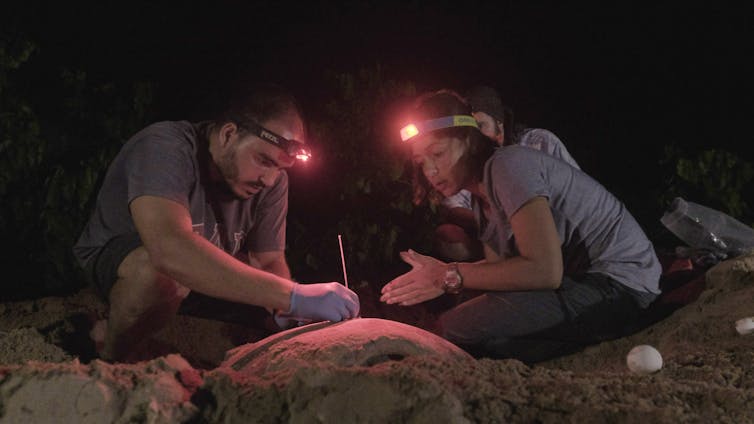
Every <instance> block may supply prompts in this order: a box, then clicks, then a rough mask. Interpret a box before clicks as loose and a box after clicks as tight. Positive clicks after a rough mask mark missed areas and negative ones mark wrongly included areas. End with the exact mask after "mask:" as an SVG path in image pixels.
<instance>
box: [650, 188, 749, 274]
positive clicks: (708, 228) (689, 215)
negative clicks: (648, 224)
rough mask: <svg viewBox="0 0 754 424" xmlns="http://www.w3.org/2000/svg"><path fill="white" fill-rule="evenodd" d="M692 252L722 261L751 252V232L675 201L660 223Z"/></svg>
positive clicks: (721, 216)
mask: <svg viewBox="0 0 754 424" xmlns="http://www.w3.org/2000/svg"><path fill="white" fill-rule="evenodd" d="M660 221H661V222H662V224H663V225H664V226H665V227H666V228H667V229H668V230H670V231H671V232H672V233H673V234H675V235H676V236H677V237H678V238H679V239H681V240H683V241H684V242H685V243H686V244H688V245H689V246H690V247H692V248H694V249H700V250H703V251H707V252H709V253H710V254H712V255H714V256H717V257H719V258H720V259H725V258H726V257H728V258H731V257H736V256H740V255H742V254H744V253H747V252H749V251H751V250H754V228H751V227H749V226H748V225H745V224H743V223H741V222H740V221H737V220H736V219H734V218H733V217H731V216H730V215H726V214H724V213H722V212H720V211H717V210H715V209H712V208H708V207H706V206H702V205H699V204H697V203H694V202H687V201H685V200H683V199H682V198H680V197H676V198H675V199H674V200H673V203H672V204H671V205H670V207H669V208H668V211H667V212H665V214H664V215H663V216H662V218H661V219H660Z"/></svg>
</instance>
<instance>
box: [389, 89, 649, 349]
mask: <svg viewBox="0 0 754 424" xmlns="http://www.w3.org/2000/svg"><path fill="white" fill-rule="evenodd" d="M413 118H414V119H415V121H413V124H412V125H409V126H407V127H405V128H404V130H402V131H401V133H402V138H403V139H404V140H406V141H407V142H408V143H409V144H410V148H411V153H412V159H413V162H414V165H415V168H416V169H417V171H418V172H417V173H416V175H417V177H418V178H417V188H418V190H417V193H419V195H420V196H422V195H424V194H425V193H430V192H431V191H433V190H434V191H437V192H439V193H441V194H442V195H443V196H450V195H453V194H455V193H457V192H458V191H460V190H462V189H466V190H468V191H469V192H471V193H472V197H473V204H474V207H473V208H474V213H475V217H476V219H477V222H478V224H479V239H480V240H481V241H482V243H483V244H484V251H485V252H484V253H485V259H484V260H482V261H479V262H475V263H450V264H446V263H443V262H441V261H439V260H437V259H434V258H431V257H429V256H423V255H420V254H418V253H416V252H413V251H411V250H409V251H408V252H401V258H403V260H404V261H406V262H407V263H409V264H410V265H412V267H413V269H412V270H411V271H409V272H407V273H406V274H403V275H401V276H399V277H397V278H395V279H394V280H393V281H391V282H389V283H388V284H386V285H385V286H384V287H383V289H382V297H381V300H382V301H384V302H386V303H388V304H400V305H413V304H417V303H420V302H425V301H428V300H431V299H434V298H436V297H439V296H441V295H442V294H444V293H459V292H460V291H461V289H462V288H468V289H475V290H481V291H482V293H483V294H481V295H479V296H477V297H474V298H472V299H470V300H467V301H465V302H462V303H460V304H458V305H457V306H455V307H453V308H452V309H450V310H448V311H446V312H444V313H443V314H442V315H440V317H439V321H438V327H437V329H436V331H437V332H438V333H439V334H440V335H441V336H442V337H444V338H446V339H447V340H449V341H451V342H453V343H455V344H457V345H459V346H460V347H462V348H464V349H466V350H467V351H469V352H470V353H472V354H474V355H475V356H479V357H481V356H489V357H495V358H517V359H519V360H522V361H524V362H528V363H533V362H537V361H541V360H544V359H548V358H551V357H554V356H558V355H562V354H565V353H570V352H572V351H573V350H575V349H579V348H581V347H583V346H585V345H587V344H591V343H595V342H599V341H602V340H607V339H610V338H616V337H620V336H622V335H624V331H625V329H626V328H628V327H630V326H631V325H632V321H635V320H636V318H637V315H638V313H639V312H640V311H641V309H643V308H646V307H647V306H648V305H649V304H650V303H651V302H652V301H653V300H654V299H655V297H656V296H657V294H659V292H660V291H659V288H658V283H659V276H660V264H659V261H658V259H657V256H656V254H655V251H654V248H653V246H652V243H650V241H649V240H648V239H647V237H646V235H645V234H644V232H643V231H642V229H641V228H640V227H639V225H638V223H637V222H636V220H635V219H634V218H633V216H632V215H631V214H630V213H629V212H628V211H627V210H626V208H625V206H624V205H623V203H621V202H620V201H619V200H618V199H617V198H615V196H613V195H612V194H611V193H610V192H608V191H607V190H606V189H605V188H604V187H603V186H602V185H600V184H599V183H598V182H597V181H595V180H594V179H592V178H591V177H589V176H588V175H587V174H585V173H583V172H582V171H580V170H579V169H577V168H575V167H573V166H570V165H568V164H567V163H566V162H564V161H562V160H559V159H556V158H554V157H552V156H550V155H547V154H545V153H542V152H540V151H537V150H535V149H531V148H527V147H522V146H515V145H514V146H504V147H500V148H498V149H495V145H494V143H493V142H491V141H490V140H489V139H488V138H486V137H484V136H483V135H482V134H481V133H480V132H479V129H478V128H477V126H476V122H475V121H474V119H473V118H472V117H471V111H470V108H469V106H468V104H466V103H465V101H464V100H463V99H462V98H461V97H460V96H458V95H457V94H455V93H454V92H452V91H449V90H441V91H439V92H435V93H430V94H428V95H424V96H422V97H420V98H419V99H418V101H417V104H416V106H415V109H414V116H413Z"/></svg>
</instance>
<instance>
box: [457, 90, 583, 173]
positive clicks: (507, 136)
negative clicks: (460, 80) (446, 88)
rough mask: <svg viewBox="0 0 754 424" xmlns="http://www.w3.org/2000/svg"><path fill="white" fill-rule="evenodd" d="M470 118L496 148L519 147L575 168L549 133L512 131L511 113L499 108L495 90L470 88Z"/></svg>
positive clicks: (500, 105) (568, 154) (467, 95)
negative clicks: (537, 152) (516, 145)
mask: <svg viewBox="0 0 754 424" xmlns="http://www.w3.org/2000/svg"><path fill="white" fill-rule="evenodd" d="M466 99H467V100H468V102H469V105H470V106H471V110H472V115H473V116H474V119H476V121H477V123H478V124H479V131H481V132H482V134H484V135H486V136H487V137H489V138H491V139H492V140H494V141H495V142H496V143H497V144H498V146H509V145H512V144H520V145H522V146H526V147H531V148H533V149H537V150H540V151H542V152H545V153H547V154H549V155H550V156H555V157H556V158H559V159H561V160H564V161H566V162H568V164H569V165H571V166H573V167H575V168H576V169H581V168H579V165H578V163H576V160H574V159H573V157H571V154H570V153H568V149H566V147H565V145H564V144H563V142H562V141H560V139H559V138H558V137H557V136H556V135H555V134H553V133H552V132H550V131H547V130H545V129H542V128H526V129H523V130H518V129H517V128H515V125H514V124H515V122H514V120H513V111H512V110H511V109H510V108H508V107H506V106H505V105H503V102H502V100H501V99H500V96H499V95H498V93H497V91H496V90H495V89H494V88H492V87H488V86H484V85H479V86H475V87H473V88H472V89H471V90H469V92H468V93H467V94H466Z"/></svg>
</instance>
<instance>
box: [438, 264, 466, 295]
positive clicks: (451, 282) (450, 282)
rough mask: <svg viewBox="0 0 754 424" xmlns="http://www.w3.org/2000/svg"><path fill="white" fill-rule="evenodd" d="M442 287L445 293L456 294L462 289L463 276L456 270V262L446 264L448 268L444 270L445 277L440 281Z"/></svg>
mask: <svg viewBox="0 0 754 424" xmlns="http://www.w3.org/2000/svg"><path fill="white" fill-rule="evenodd" d="M442 287H443V289H444V290H445V293H448V294H458V293H460V292H461V290H462V289H463V277H461V273H460V272H458V262H451V263H449V264H448V269H446V270H445V279H444V280H443V282H442Z"/></svg>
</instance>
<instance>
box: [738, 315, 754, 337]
mask: <svg viewBox="0 0 754 424" xmlns="http://www.w3.org/2000/svg"><path fill="white" fill-rule="evenodd" d="M736 331H738V334H741V335H744V334H749V333H751V332H753V331H754V317H748V318H741V319H740V320H738V321H736Z"/></svg>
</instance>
